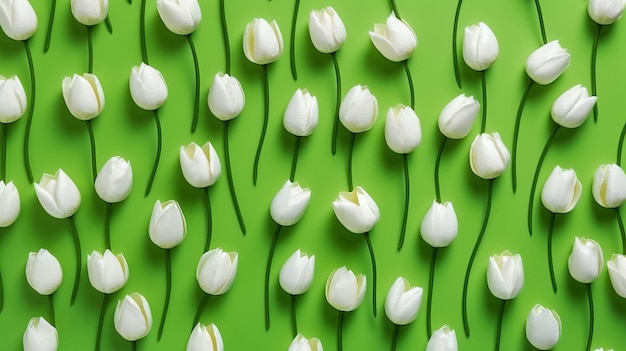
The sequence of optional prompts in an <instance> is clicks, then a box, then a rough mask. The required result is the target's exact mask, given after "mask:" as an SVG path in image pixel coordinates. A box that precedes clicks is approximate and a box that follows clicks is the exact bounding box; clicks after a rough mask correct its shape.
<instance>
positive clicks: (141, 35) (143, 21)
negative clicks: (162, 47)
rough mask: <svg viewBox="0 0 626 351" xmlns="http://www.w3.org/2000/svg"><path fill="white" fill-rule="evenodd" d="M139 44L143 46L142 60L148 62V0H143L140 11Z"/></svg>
mask: <svg viewBox="0 0 626 351" xmlns="http://www.w3.org/2000/svg"><path fill="white" fill-rule="evenodd" d="M139 45H140V46H141V60H142V61H143V62H144V63H145V64H146V65H147V64H148V50H147V49H146V0H141V10H140V12H139Z"/></svg>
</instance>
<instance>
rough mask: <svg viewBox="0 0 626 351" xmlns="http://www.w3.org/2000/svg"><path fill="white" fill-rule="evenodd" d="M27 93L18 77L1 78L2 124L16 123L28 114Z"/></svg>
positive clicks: (0, 116)
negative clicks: (25, 113)
mask: <svg viewBox="0 0 626 351" xmlns="http://www.w3.org/2000/svg"><path fill="white" fill-rule="evenodd" d="M27 106H28V105H27V103H26V92H25V91H24V86H22V82H21V81H20V78H19V77H18V76H13V77H11V78H5V77H3V76H0V123H11V122H15V121H17V120H18V119H20V117H22V116H23V115H24V112H26V107H27Z"/></svg>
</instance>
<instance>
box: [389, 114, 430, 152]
mask: <svg viewBox="0 0 626 351" xmlns="http://www.w3.org/2000/svg"><path fill="white" fill-rule="evenodd" d="M385 141H386V142H387V146H389V148H390V149H391V150H392V151H393V152H396V153H399V154H408V153H410V152H412V151H413V150H415V149H416V148H417V147H418V146H419V145H420V143H421V142H422V126H421V124H420V120H419V118H418V117H417V114H415V111H413V109H412V108H410V107H409V106H404V105H402V104H398V105H396V107H390V108H389V110H387V118H386V119H385Z"/></svg>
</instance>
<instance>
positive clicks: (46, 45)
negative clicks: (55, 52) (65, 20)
mask: <svg viewBox="0 0 626 351" xmlns="http://www.w3.org/2000/svg"><path fill="white" fill-rule="evenodd" d="M56 7H57V0H52V1H51V2H50V17H48V29H47V30H46V41H45V42H44V45H43V52H44V54H45V53H46V52H48V50H49V49H50V37H51V36H52V25H53V24H54V13H55V12H56Z"/></svg>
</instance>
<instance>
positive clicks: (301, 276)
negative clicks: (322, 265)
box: [278, 249, 315, 295]
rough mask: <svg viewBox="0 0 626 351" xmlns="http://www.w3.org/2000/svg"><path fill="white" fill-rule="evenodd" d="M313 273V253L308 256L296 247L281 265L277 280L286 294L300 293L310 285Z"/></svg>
mask: <svg viewBox="0 0 626 351" xmlns="http://www.w3.org/2000/svg"><path fill="white" fill-rule="evenodd" d="M314 273H315V255H311V256H308V255H307V254H305V253H302V252H300V249H298V250H296V252H294V253H293V254H292V255H291V256H289V258H288V259H287V261H286V262H285V264H283V266H282V267H281V269H280V274H279V275H278V282H279V283H280V286H281V288H283V290H285V292H287V293H288V294H291V295H300V294H304V293H305V292H306V291H307V290H309V288H310V287H311V284H312V283H313V274H314Z"/></svg>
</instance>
